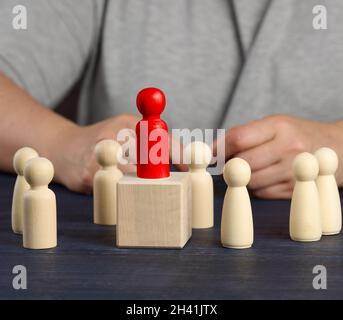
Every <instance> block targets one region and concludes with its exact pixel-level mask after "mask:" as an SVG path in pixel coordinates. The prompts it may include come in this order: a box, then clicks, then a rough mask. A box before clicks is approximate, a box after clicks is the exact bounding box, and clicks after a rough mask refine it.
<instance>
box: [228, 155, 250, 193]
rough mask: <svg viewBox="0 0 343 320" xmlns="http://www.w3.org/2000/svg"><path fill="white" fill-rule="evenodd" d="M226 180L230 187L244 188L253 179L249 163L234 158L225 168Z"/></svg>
mask: <svg viewBox="0 0 343 320" xmlns="http://www.w3.org/2000/svg"><path fill="white" fill-rule="evenodd" d="M223 175H224V180H225V182H226V184H227V185H228V186H229V187H244V186H246V185H247V184H248V183H249V181H250V177H251V169H250V166H249V163H248V162H246V161H245V160H243V159H241V158H233V159H231V160H229V161H228V162H226V164H225V166H224V173H223Z"/></svg>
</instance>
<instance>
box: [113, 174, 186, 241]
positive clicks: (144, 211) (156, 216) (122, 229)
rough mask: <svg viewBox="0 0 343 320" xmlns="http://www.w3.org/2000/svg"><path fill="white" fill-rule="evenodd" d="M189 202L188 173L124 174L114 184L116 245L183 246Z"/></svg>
mask: <svg viewBox="0 0 343 320" xmlns="http://www.w3.org/2000/svg"><path fill="white" fill-rule="evenodd" d="M191 203H192V201H191V185H190V179H189V174H188V173H182V172H171V174H170V177H169V178H163V179H141V178H137V177H136V176H135V175H126V176H124V177H123V178H122V179H121V180H120V181H119V182H118V186H117V231H116V234H117V246H119V247H143V248H144V247H151V248H183V247H184V245H185V244H186V243H187V241H188V240H189V238H190V237H191V234H192V210H191Z"/></svg>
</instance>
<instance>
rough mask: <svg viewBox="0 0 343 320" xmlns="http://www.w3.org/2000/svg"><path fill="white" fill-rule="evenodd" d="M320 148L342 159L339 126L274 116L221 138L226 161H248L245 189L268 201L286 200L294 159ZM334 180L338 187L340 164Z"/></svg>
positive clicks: (342, 140)
mask: <svg viewBox="0 0 343 320" xmlns="http://www.w3.org/2000/svg"><path fill="white" fill-rule="evenodd" d="M215 146H216V143H215V144H214V148H215ZM324 146H325V147H330V148H332V149H334V150H335V151H336V152H337V154H338V157H339V159H342V160H343V157H342V156H343V127H341V125H340V124H339V123H321V122H315V121H309V120H304V119H300V118H295V117H290V116H285V115H274V116H269V117H266V118H263V119H261V120H256V121H253V122H250V123H248V124H245V125H242V126H238V127H235V128H232V129H229V130H228V131H227V133H226V136H225V149H226V159H228V158H231V157H233V156H234V157H240V158H243V159H245V160H246V161H248V163H249V164H250V166H251V170H252V175H251V180H250V183H249V185H248V187H249V188H250V189H251V190H252V191H253V193H254V195H256V196H257V197H261V198H270V199H277V198H278V199H282V198H284V199H286V198H290V197H291V195H292V189H293V186H294V179H293V174H292V162H293V159H294V157H295V156H296V155H297V154H298V153H300V152H304V151H307V152H314V151H316V150H317V149H318V148H320V147H324ZM214 152H216V150H214ZM336 178H337V182H338V184H339V185H342V184H343V169H342V166H341V165H340V166H339V168H338V170H337V175H336Z"/></svg>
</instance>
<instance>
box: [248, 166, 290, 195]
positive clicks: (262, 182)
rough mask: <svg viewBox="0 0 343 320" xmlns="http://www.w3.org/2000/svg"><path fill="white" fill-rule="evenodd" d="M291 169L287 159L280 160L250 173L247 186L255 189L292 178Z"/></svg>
mask: <svg viewBox="0 0 343 320" xmlns="http://www.w3.org/2000/svg"><path fill="white" fill-rule="evenodd" d="M292 179H293V177H292V169H291V166H290V164H289V162H288V161H281V162H278V163H276V164H274V165H271V166H269V167H267V168H264V169H261V170H258V171H255V172H253V173H252V175H251V179H250V182H249V185H248V186H249V188H250V189H252V190H257V189H261V188H266V187H269V186H272V185H276V184H279V183H282V182H284V181H290V180H292Z"/></svg>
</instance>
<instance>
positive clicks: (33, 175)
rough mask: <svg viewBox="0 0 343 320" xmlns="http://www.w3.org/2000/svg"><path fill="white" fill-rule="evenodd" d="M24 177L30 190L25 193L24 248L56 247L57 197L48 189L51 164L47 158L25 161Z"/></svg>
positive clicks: (51, 172)
mask: <svg viewBox="0 0 343 320" xmlns="http://www.w3.org/2000/svg"><path fill="white" fill-rule="evenodd" d="M24 176H25V179H26V181H27V182H28V183H29V185H30V190H28V191H26V192H25V193H24V215H23V218H24V219H23V245H24V247H25V248H28V249H48V248H53V247H56V245H57V221H56V220H57V217H56V197H55V194H54V192H53V191H52V190H50V189H49V188H48V184H49V183H50V182H51V180H52V178H53V176H54V168H53V165H52V163H51V162H50V161H49V160H48V159H46V158H34V159H32V160H30V161H28V162H27V164H26V166H25V169H24Z"/></svg>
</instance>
